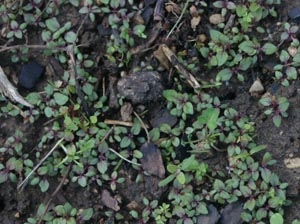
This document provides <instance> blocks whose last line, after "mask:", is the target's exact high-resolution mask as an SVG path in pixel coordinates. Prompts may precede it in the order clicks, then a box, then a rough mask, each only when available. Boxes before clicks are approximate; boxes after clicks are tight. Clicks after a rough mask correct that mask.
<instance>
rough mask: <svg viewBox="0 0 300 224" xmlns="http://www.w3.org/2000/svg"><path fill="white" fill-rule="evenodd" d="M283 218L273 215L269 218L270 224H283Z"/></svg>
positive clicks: (278, 214) (279, 215) (276, 214)
mask: <svg viewBox="0 0 300 224" xmlns="http://www.w3.org/2000/svg"><path fill="white" fill-rule="evenodd" d="M283 223H284V222H283V217H282V215H281V214H280V213H274V214H273V215H272V216H271V218H270V224H283Z"/></svg>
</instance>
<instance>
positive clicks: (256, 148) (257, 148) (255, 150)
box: [250, 145, 266, 155]
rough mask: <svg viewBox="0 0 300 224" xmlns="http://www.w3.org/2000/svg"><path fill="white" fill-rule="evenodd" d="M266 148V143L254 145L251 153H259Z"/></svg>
mask: <svg viewBox="0 0 300 224" xmlns="http://www.w3.org/2000/svg"><path fill="white" fill-rule="evenodd" d="M265 149H266V146H265V145H258V146H256V147H254V148H252V149H251V150H250V155H253V154H255V153H258V152H260V151H262V150H265Z"/></svg>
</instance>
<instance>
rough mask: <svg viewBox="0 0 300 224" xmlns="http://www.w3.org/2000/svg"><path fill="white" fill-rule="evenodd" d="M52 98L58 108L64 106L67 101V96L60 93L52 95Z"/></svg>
mask: <svg viewBox="0 0 300 224" xmlns="http://www.w3.org/2000/svg"><path fill="white" fill-rule="evenodd" d="M53 96H54V100H55V102H56V103H57V104H58V105H60V106H63V105H65V104H66V103H67V102H68V100H69V97H68V96H66V95H64V94H61V93H54V95H53Z"/></svg>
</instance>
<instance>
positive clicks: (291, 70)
mask: <svg viewBox="0 0 300 224" xmlns="http://www.w3.org/2000/svg"><path fill="white" fill-rule="evenodd" d="M286 74H287V76H288V78H289V79H294V80H295V79H297V70H296V68H295V67H287V68H286Z"/></svg>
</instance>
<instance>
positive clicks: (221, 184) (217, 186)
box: [213, 179, 225, 191]
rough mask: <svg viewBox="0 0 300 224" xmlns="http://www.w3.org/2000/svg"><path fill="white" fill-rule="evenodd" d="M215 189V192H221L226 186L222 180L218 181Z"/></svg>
mask: <svg viewBox="0 0 300 224" xmlns="http://www.w3.org/2000/svg"><path fill="white" fill-rule="evenodd" d="M213 187H214V190H216V191H221V190H223V189H224V188H225V184H224V183H223V182H222V181H221V180H219V179H216V180H215V182H214V184H213Z"/></svg>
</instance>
